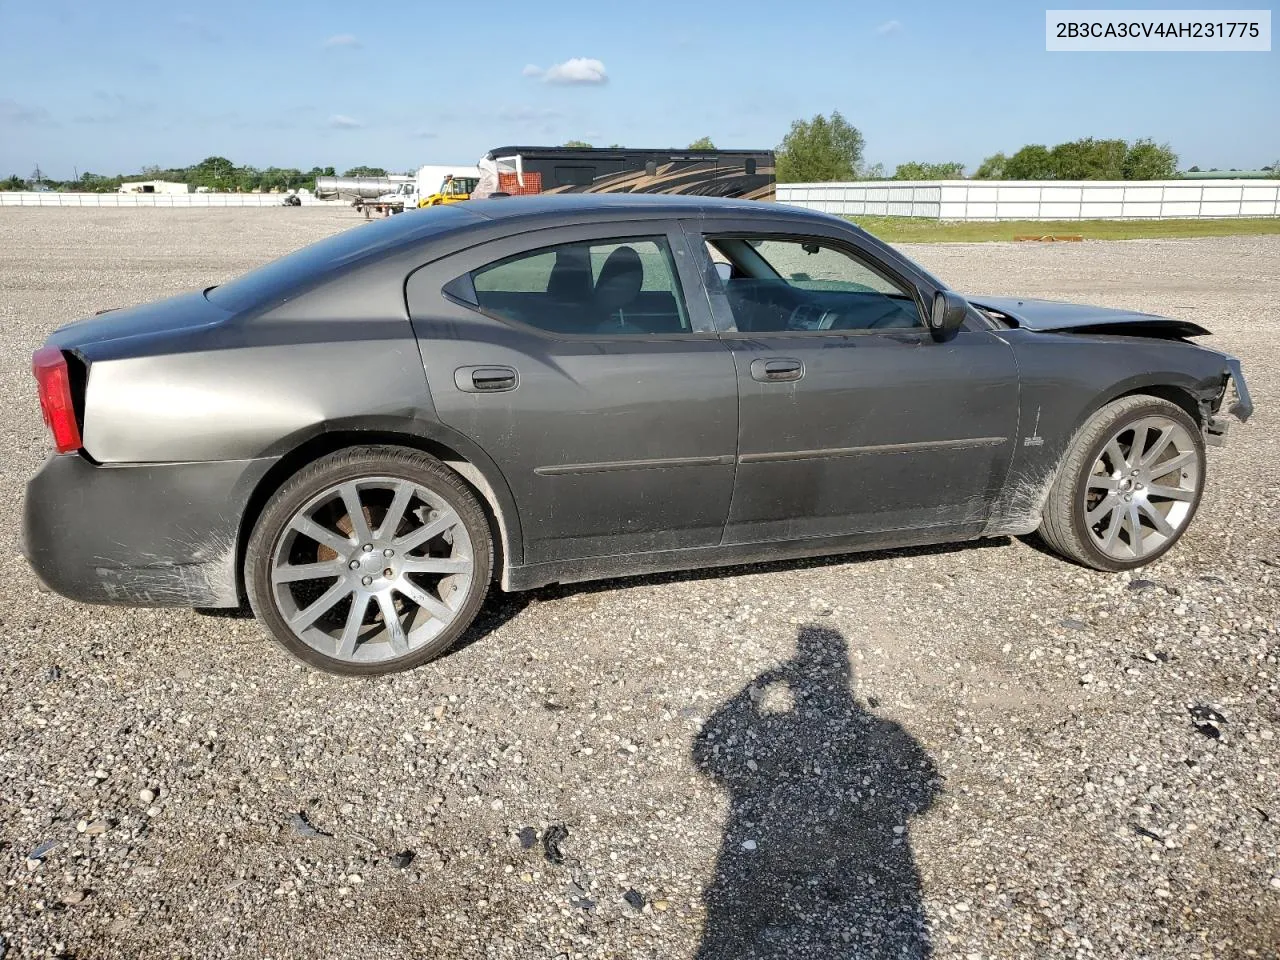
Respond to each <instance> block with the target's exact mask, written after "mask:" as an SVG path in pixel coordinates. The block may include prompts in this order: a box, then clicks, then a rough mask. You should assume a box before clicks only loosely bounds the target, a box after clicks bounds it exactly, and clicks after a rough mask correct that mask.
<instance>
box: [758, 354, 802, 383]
mask: <svg viewBox="0 0 1280 960" xmlns="http://www.w3.org/2000/svg"><path fill="white" fill-rule="evenodd" d="M751 376H752V378H753V379H755V380H759V381H761V382H762V383H781V382H784V381H787V380H799V379H800V378H801V377H803V376H804V364H803V363H801V362H800V361H799V360H794V359H792V358H791V357H775V358H773V359H772V360H752V361H751Z"/></svg>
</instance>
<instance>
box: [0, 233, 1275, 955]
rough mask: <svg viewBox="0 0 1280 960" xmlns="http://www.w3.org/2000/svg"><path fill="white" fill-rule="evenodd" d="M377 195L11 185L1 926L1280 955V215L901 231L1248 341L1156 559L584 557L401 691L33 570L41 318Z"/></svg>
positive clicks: (180, 940) (1083, 293)
mask: <svg viewBox="0 0 1280 960" xmlns="http://www.w3.org/2000/svg"><path fill="white" fill-rule="evenodd" d="M347 226H355V227H356V228H357V229H361V228H362V227H360V226H359V225H358V224H357V222H356V221H355V219H354V217H353V215H352V214H351V213H350V212H349V211H345V210H343V211H329V210H320V211H317V210H311V209H301V210H292V209H267V210H207V211H177V210H136V211H126V210H119V211H115V210H112V211H95V212H87V211H84V212H81V211H76V210H64V209H41V210H28V209H5V210H0V405H3V409H4V411H5V415H4V416H3V418H0V450H3V451H4V452H3V454H0V509H2V510H3V513H4V515H5V516H8V517H10V518H11V522H10V523H9V524H7V525H5V527H4V529H3V532H0V700H2V702H3V705H4V706H3V714H0V878H2V881H3V886H2V887H0V956H5V955H6V951H7V957H8V958H12V957H27V956H33V957H35V956H68V957H70V956H75V957H78V958H84V957H124V956H142V957H161V956H163V957H221V956H238V957H258V956H270V957H277V958H284V957H309V958H310V957H355V956H362V957H365V956H377V957H387V958H392V957H410V956H413V957H455V956H457V957H547V958H555V957H565V958H577V957H647V958H655V960H657V958H661V960H674V958H681V957H692V956H698V957H700V958H713V957H714V958H740V957H749V956H779V957H781V956H788V957H824V958H825V957H849V958H855V957H856V958H882V957H883V958H888V957H894V958H898V957H923V956H928V955H932V956H934V957H948V958H950V957H955V958H993V957H1037V958H1039V957H1048V956H1053V957H1068V956H1070V957H1093V956H1100V957H1101V956H1105V957H1147V958H1171V960H1172V958H1177V960H1185V958H1188V957H1245V956H1258V957H1274V956H1276V954H1277V944H1280V753H1278V751H1277V743H1278V740H1280V738H1278V737H1277V732H1278V731H1280V679H1278V674H1280V532H1278V531H1280V429H1277V416H1278V414H1277V411H1280V310H1278V309H1277V306H1276V304H1277V303H1280V237H1276V236H1266V237H1242V238H1220V239H1206V240H1170V241H1150V240H1149V241H1132V242H1112V243H1106V242H1093V243H1084V244H1063V245H1056V246H1038V245H1011V244H981V245H950V246H922V247H915V248H911V249H910V253H911V254H912V255H914V256H917V257H918V258H920V259H921V260H922V261H923V262H924V263H925V264H926V265H927V266H928V267H929V268H931V269H933V270H934V271H936V272H937V273H939V274H940V275H942V276H944V277H946V278H948V279H949V280H951V281H952V282H953V283H954V284H955V285H956V286H957V287H959V288H960V289H962V290H969V291H974V292H977V291H982V292H988V293H1001V294H1007V293H1021V294H1027V295H1033V296H1043V297H1053V298H1062V299H1072V300H1083V301H1093V302H1099V303H1103V304H1107V305H1110V306H1120V307H1134V308H1140V309H1143V310H1149V311H1154V312H1159V313H1168V314H1170V315H1172V316H1177V317H1186V318H1188V319H1191V320H1195V321H1197V322H1199V323H1202V324H1204V325H1206V326H1208V327H1209V328H1210V329H1212V330H1213V331H1214V332H1215V333H1216V334H1217V335H1216V336H1214V337H1213V338H1211V339H1210V340H1209V341H1208V342H1209V343H1210V344H1211V345H1213V346H1216V347H1219V348H1221V349H1225V350H1228V351H1230V352H1233V353H1236V354H1238V355H1239V356H1240V357H1242V358H1243V360H1244V363H1245V369H1246V372H1247V373H1248V375H1249V378H1250V382H1251V385H1252V387H1253V391H1254V396H1255V400H1256V402H1257V407H1258V412H1257V415H1256V417H1255V419H1254V421H1253V422H1251V423H1250V424H1248V425H1247V426H1245V427H1243V428H1240V427H1237V428H1236V429H1235V430H1234V432H1233V435H1232V438H1231V443H1230V445H1229V446H1228V447H1227V448H1225V449H1223V450H1216V451H1212V452H1211V456H1210V479H1209V485H1208V489H1207V493H1206V497H1205V502H1204V506H1203V508H1202V509H1201V512H1200V515H1199V517H1198V519H1197V520H1196V522H1195V524H1194V525H1193V527H1192V529H1191V531H1190V532H1189V534H1188V535H1187V537H1186V538H1185V540H1184V541H1183V543H1182V545H1181V546H1180V547H1179V548H1178V549H1176V550H1175V551H1173V553H1172V554H1171V555H1170V556H1169V557H1168V558H1166V559H1164V560H1161V561H1160V562H1158V563H1156V564H1155V565H1153V566H1152V567H1150V568H1149V569H1147V570H1145V571H1143V572H1142V574H1141V575H1140V576H1136V577H1133V578H1131V577H1129V576H1108V575H1101V574H1096V573H1091V572H1086V571H1084V570H1081V569H1078V568H1075V567H1072V566H1069V565H1067V564H1065V563H1063V562H1061V561H1059V560H1056V559H1054V558H1053V557H1051V556H1048V555H1046V554H1045V553H1043V552H1041V551H1040V550H1038V549H1036V548H1035V547H1034V546H1033V545H1028V544H1025V543H1022V542H1018V541H996V542H992V543H990V544H987V545H985V546H966V547H960V548H951V549H934V550H912V551H901V552H894V553H884V554H873V555H866V556H860V557H845V558H839V559H837V560H832V561H819V562H802V563H785V564H776V565H769V566H763V567H753V568H738V569H733V570H729V571H721V572H716V573H710V574H690V575H683V576H661V577H649V578H641V579H635V580H627V581H620V582H612V583H608V584H601V585H590V586H584V587H573V588H551V589H545V590H540V591H537V592H534V593H532V594H528V595H522V596H513V597H504V598H499V599H498V600H496V601H494V602H492V603H491V604H490V605H489V607H488V608H487V609H486V611H485V612H484V614H483V615H482V619H481V622H480V624H479V628H478V629H476V630H474V631H473V632H472V634H471V636H470V638H469V640H468V642H466V643H465V644H464V645H463V646H462V647H461V648H460V649H458V650H456V651H455V652H454V653H453V654H452V655H450V656H448V657H446V658H445V659H443V660H441V661H439V662H437V663H435V664H433V665H431V666H428V667H426V668H423V669H420V670H418V671H416V672H414V673H412V674H410V675H407V676H399V677H395V678H392V679H386V680H379V681H374V682H353V681H347V680H340V679H335V678H332V677H328V676H324V675H321V674H318V673H315V672H311V671H308V670H306V669H304V668H302V667H301V666H299V665H297V664H296V663H294V662H293V661H292V660H290V659H289V658H288V657H287V656H285V655H284V654H283V653H282V652H281V651H280V650H278V649H276V648H275V647H274V646H273V645H272V644H271V643H270V642H268V641H267V640H266V639H265V637H264V636H263V634H262V633H260V631H259V630H258V628H257V627H256V625H255V624H254V623H253V621H251V620H247V619H242V618H235V617H211V616H202V615H199V614H196V613H193V612H189V611H138V610H125V609H107V608H90V607H79V606H76V605H74V604H72V603H69V602H66V601H63V600H61V599H58V598H57V597H53V596H49V595H45V594H41V593H39V592H37V590H36V585H35V582H34V580H33V578H32V576H31V574H30V573H29V572H28V570H27V567H26V565H25V563H24V562H23V561H22V559H21V558H20V557H19V556H18V553H17V544H16V540H17V530H18V518H19V516H20V502H21V497H22V488H23V483H24V481H25V479H26V478H27V476H28V475H30V474H31V473H32V472H33V471H35V469H36V468H37V465H38V463H39V462H40V461H41V459H42V458H43V457H44V456H45V453H46V450H47V441H46V438H45V435H44V430H43V427H42V425H41V423H40V417H39V413H38V410H37V407H36V403H35V399H34V383H33V382H32V381H31V379H30V375H29V373H28V369H27V367H28V360H29V357H30V354H31V352H32V350H33V349H34V348H35V347H36V346H38V345H39V343H40V342H41V340H42V339H43V338H44V336H45V334H46V333H47V332H48V331H49V330H51V329H52V328H54V327H55V326H58V325H59V324H62V323H65V322H67V321H69V320H73V319H75V318H78V317H81V316H84V315H86V314H88V313H90V312H91V311H93V310H95V309H100V308H103V307H108V306H116V305H123V304H129V303H134V302H137V301H142V300H147V299H151V298H154V297H158V296H161V295H165V294H168V293H171V292H176V291H180V290H184V289H188V288H192V287H197V286H200V285H205V284H209V283H212V282H216V281H218V280H221V279H224V278H226V277H229V276H231V275H233V274H235V273H237V272H239V271H242V270H244V269H246V268H248V267H250V266H252V265H255V264H257V263H259V262H261V261H264V260H267V259H269V258H271V257H274V256H276V255H278V254H280V253H283V252H285V251H287V250H290V249H292V248H294V247H296V246H299V245H300V244H302V243H304V242H307V241H309V240H312V239H315V238H318V237H320V236H323V235H325V234H328V233H330V232H332V231H334V230H338V229H341V228H343V227H347ZM1192 707H1207V708H1210V709H1211V710H1212V711H1216V713H1215V714H1212V715H1213V716H1218V717H1221V718H1222V719H1221V721H1220V722H1218V723H1216V725H1215V724H1214V723H1209V722H1207V721H1205V720H1203V719H1202V720H1201V721H1200V724H1199V725H1200V729H1198V728H1197V721H1196V720H1195V719H1194V718H1193V716H1192V714H1191V712H1190V709H1189V708H1192ZM1199 716H1201V717H1202V718H1203V717H1205V716H1209V715H1208V714H1205V713H1204V712H1201V713H1200V714H1199ZM564 831H567V833H565V832H564Z"/></svg>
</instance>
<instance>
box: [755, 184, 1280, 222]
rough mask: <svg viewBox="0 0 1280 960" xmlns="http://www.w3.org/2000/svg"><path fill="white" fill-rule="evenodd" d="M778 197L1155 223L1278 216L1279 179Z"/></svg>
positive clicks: (831, 187)
mask: <svg viewBox="0 0 1280 960" xmlns="http://www.w3.org/2000/svg"><path fill="white" fill-rule="evenodd" d="M778 201H779V202H780V203H789V204H793V205H795V206H798V207H808V208H809V209H811V210H821V211H823V212H825V213H835V214H844V215H848V216H855V215H862V216H891V217H930V218H932V219H934V220H1085V219H1088V220H1092V219H1102V220H1121V219H1125V220H1127V219H1134V220H1157V219H1164V218H1197V217H1275V216H1280V180H1023V181H1009V180H1005V181H993V180H930V181H925V180H921V181H910V182H903V181H867V182H865V183H780V184H778Z"/></svg>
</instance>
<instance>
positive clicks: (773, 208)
mask: <svg viewBox="0 0 1280 960" xmlns="http://www.w3.org/2000/svg"><path fill="white" fill-rule="evenodd" d="M466 208H467V212H468V213H470V214H472V215H474V216H477V217H483V218H485V219H486V220H507V221H511V220H518V219H521V218H526V217H527V218H538V219H550V220H554V219H556V218H557V215H560V216H562V217H563V218H564V221H565V224H566V225H567V224H571V223H573V222H574V220H576V219H578V218H580V217H583V216H586V215H595V216H593V219H596V220H599V219H608V217H607V216H604V217H601V216H600V215H602V214H604V215H608V214H616V215H617V216H618V217H619V218H629V217H635V216H642V217H646V218H648V217H653V218H661V217H701V216H733V217H737V216H749V217H750V216H756V217H785V218H788V219H795V220H804V221H813V220H823V221H829V220H831V219H832V218H831V216H830V215H829V214H824V213H818V212H816V211H813V210H806V209H805V208H803V207H792V206H788V205H786V204H779V203H770V202H768V201H761V200H735V199H728V198H724V197H701V196H690V195H683V194H671V193H540V194H534V195H530V196H513V197H495V198H490V199H485V200H468V201H467V203H466Z"/></svg>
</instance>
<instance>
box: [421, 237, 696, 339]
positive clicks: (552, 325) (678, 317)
mask: <svg viewBox="0 0 1280 960" xmlns="http://www.w3.org/2000/svg"><path fill="white" fill-rule="evenodd" d="M469 279H470V281H471V283H470V286H471V288H472V289H474V304H475V305H476V306H477V307H479V308H480V309H481V310H482V311H484V312H485V313H488V314H491V315H493V316H496V317H498V318H500V319H503V320H508V321H512V322H515V323H522V324H526V325H527V326H531V327H536V328H538V329H539V330H545V331H547V332H549V333H554V334H560V335H570V336H575V335H576V336H644V335H655V334H658V335H660V334H679V333H690V332H692V328H691V326H690V323H689V314H688V310H687V308H686V304H685V300H684V293H683V291H682V290H681V288H680V281H679V279H678V278H677V275H676V266H675V261H674V260H673V259H672V255H671V248H670V245H669V244H668V242H667V238H666V237H665V236H647V237H645V236H642V237H627V238H624V239H607V240H585V241H577V242H573V243H563V244H558V245H556V246H552V247H542V248H540V249H537V250H530V251H526V252H524V253H519V254H516V255H515V256H511V257H506V258H504V259H502V260H498V261H496V262H495V263H491V264H487V265H486V266H483V267H480V268H478V269H476V270H473V271H472V272H471V274H470V276H469ZM466 286H467V285H466V284H459V283H458V282H457V281H454V282H452V283H450V284H449V285H448V287H447V288H446V292H450V293H455V291H457V290H459V289H466ZM455 295H456V294H455ZM467 299H471V298H470V297H468V298H467Z"/></svg>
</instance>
